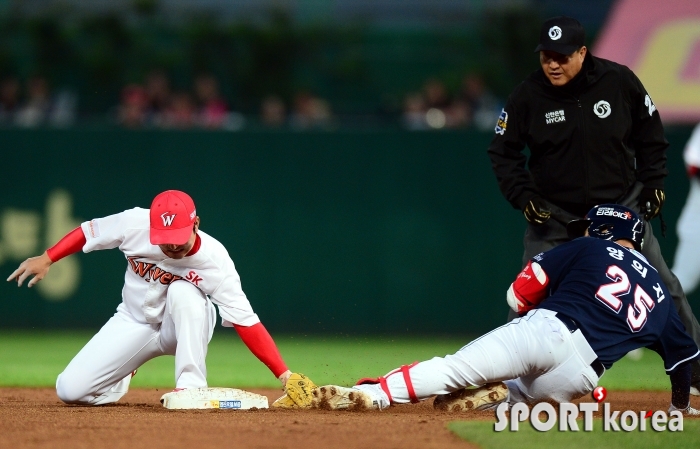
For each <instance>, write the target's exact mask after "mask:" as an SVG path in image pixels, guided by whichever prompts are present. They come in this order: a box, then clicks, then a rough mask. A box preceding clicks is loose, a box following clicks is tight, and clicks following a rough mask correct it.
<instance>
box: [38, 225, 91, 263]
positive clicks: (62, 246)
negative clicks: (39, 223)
mask: <svg viewBox="0 0 700 449" xmlns="http://www.w3.org/2000/svg"><path fill="white" fill-rule="evenodd" d="M86 242H87V239H85V234H84V233H83V229H82V228H81V227H80V226H78V227H77V228H75V229H73V230H72V231H70V232H69V233H68V234H66V235H65V237H63V238H62V239H61V240H59V241H58V243H56V244H55V245H54V246H52V247H51V248H49V249H47V250H46V254H48V256H49V259H51V262H58V261H59V260H61V259H63V258H64V257H66V256H70V255H71V254H75V253H77V252H78V251H80V250H81V249H83V246H85V243H86Z"/></svg>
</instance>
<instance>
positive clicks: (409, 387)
mask: <svg viewBox="0 0 700 449" xmlns="http://www.w3.org/2000/svg"><path fill="white" fill-rule="evenodd" d="M416 365H418V362H413V363H412V364H410V365H402V366H401V373H403V380H404V382H406V389H407V390H408V397H409V398H411V403H413V404H415V403H416V402H419V401H418V397H417V396H416V390H414V389H413V382H412V381H411V374H410V373H409V372H408V370H409V369H411V368H413V367H414V366H416Z"/></svg>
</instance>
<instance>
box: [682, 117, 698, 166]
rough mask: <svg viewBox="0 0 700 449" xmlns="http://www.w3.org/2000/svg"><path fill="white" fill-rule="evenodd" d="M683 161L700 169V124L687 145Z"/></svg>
mask: <svg viewBox="0 0 700 449" xmlns="http://www.w3.org/2000/svg"><path fill="white" fill-rule="evenodd" d="M683 160H684V161H685V164H686V165H692V166H693V167H698V168H700V124H698V125H697V126H696V127H695V129H694V130H693V134H692V135H691V136H690V139H689V140H688V143H686V144H685V149H684V150H683Z"/></svg>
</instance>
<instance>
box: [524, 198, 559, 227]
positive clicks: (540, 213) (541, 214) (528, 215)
mask: <svg viewBox="0 0 700 449" xmlns="http://www.w3.org/2000/svg"><path fill="white" fill-rule="evenodd" d="M523 214H524V215H525V219H526V220H527V221H529V222H530V223H532V224H543V223H544V222H546V221H547V220H549V217H551V216H552V212H551V211H550V210H549V208H548V207H547V204H546V203H545V202H544V200H543V199H542V198H540V197H539V196H536V197H534V198H532V199H531V200H530V201H528V203H527V204H526V205H525V209H524V210H523Z"/></svg>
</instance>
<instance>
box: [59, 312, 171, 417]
mask: <svg viewBox="0 0 700 449" xmlns="http://www.w3.org/2000/svg"><path fill="white" fill-rule="evenodd" d="M157 338H158V325H152V324H144V323H139V322H137V321H135V320H134V319H133V318H132V317H131V315H130V314H129V313H128V312H126V311H125V309H124V308H123V307H122V306H120V307H119V308H118V309H117V313H116V314H114V316H112V318H110V319H109V321H107V323H106V324H105V325H104V326H103V327H102V329H100V331H99V332H98V333H97V334H95V336H94V337H92V339H91V340H90V341H89V342H88V343H87V344H86V345H85V346H84V347H83V348H82V349H81V350H80V352H78V354H77V355H76V356H75V357H74V358H73V360H71V361H70V363H69V364H68V366H67V367H66V369H65V370H63V372H62V373H61V374H59V375H58V378H57V379H56V394H57V395H58V397H59V398H60V399H61V400H62V401H63V402H66V403H68V404H85V405H88V404H89V405H102V404H109V403H112V402H116V401H117V400H119V399H120V398H121V397H122V396H124V394H125V393H126V392H127V390H128V386H129V382H130V381H131V373H132V372H133V371H134V370H135V369H137V368H138V367H139V366H141V365H143V364H144V363H146V362H147V361H148V360H150V359H152V358H154V357H157V356H159V355H162V354H163V353H162V351H161V350H160V348H159V347H158V344H157V343H156V340H157Z"/></svg>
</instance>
